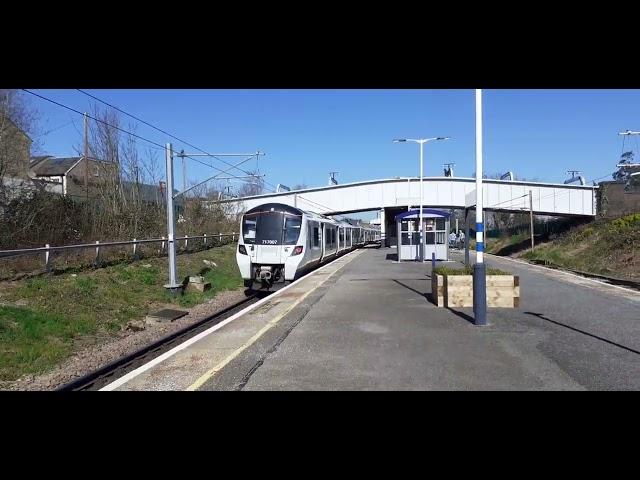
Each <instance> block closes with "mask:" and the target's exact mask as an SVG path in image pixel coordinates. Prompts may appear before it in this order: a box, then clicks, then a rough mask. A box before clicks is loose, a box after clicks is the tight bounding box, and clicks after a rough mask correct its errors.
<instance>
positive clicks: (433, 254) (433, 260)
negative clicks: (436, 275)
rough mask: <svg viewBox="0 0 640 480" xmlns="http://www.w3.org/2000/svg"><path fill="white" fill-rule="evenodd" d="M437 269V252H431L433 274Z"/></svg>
mask: <svg viewBox="0 0 640 480" xmlns="http://www.w3.org/2000/svg"><path fill="white" fill-rule="evenodd" d="M435 268H436V252H431V272H433V271H434V270H435ZM432 274H433V273H432Z"/></svg>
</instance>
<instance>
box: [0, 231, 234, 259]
mask: <svg viewBox="0 0 640 480" xmlns="http://www.w3.org/2000/svg"><path fill="white" fill-rule="evenodd" d="M236 235H239V233H235V232H232V233H216V234H213V235H206V234H205V235H194V236H184V237H176V238H175V241H176V242H177V241H180V240H193V239H198V238H202V239H205V238H206V239H210V238H213V239H215V238H222V237H231V236H233V237H235V236H236ZM166 241H167V239H166V238H149V239H140V240H136V239H133V240H121V241H113V242H100V241H99V240H96V243H80V244H75V245H59V246H57V247H56V246H44V247H34V248H18V249H12V250H0V258H7V257H11V256H15V255H21V254H24V253H36V252H55V251H60V250H81V249H86V248H96V247H112V246H118V245H137V244H141V243H161V242H166Z"/></svg>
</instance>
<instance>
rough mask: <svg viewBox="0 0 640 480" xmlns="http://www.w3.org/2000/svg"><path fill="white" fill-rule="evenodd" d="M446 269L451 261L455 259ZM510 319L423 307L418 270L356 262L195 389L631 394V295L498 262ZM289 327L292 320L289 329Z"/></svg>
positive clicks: (635, 301)
mask: <svg viewBox="0 0 640 480" xmlns="http://www.w3.org/2000/svg"><path fill="white" fill-rule="evenodd" d="M454 258H457V259H458V260H462V256H461V255H458V256H456V255H454ZM488 264H489V265H491V266H495V267H498V268H501V269H503V270H508V271H510V272H513V273H515V274H517V275H520V285H521V290H522V293H521V307H520V308H518V309H504V308H492V309H489V315H488V318H489V325H488V326H486V327H476V326H474V325H473V324H472V315H473V311H472V309H470V308H469V309H456V310H448V309H444V308H437V307H436V306H435V305H433V304H432V303H430V302H429V301H427V299H426V294H427V293H429V292H430V288H431V285H430V273H431V272H430V270H431V266H430V263H427V264H424V265H420V264H417V263H412V262H411V263H401V264H398V263H396V262H394V261H393V252H392V249H385V248H382V249H380V250H366V251H365V252H364V253H363V255H362V256H360V257H359V258H358V259H357V261H355V262H352V263H350V264H349V265H347V266H346V267H345V268H344V269H343V270H342V271H341V272H340V273H339V274H338V275H336V276H334V277H333V278H332V279H331V280H330V281H328V282H327V284H325V285H324V286H323V288H322V289H320V291H319V292H318V294H317V295H318V297H319V298H313V297H312V298H311V299H310V301H313V302H315V303H314V304H313V306H312V307H310V308H308V309H307V310H300V311H297V312H296V311H292V312H291V314H290V315H291V317H292V318H291V320H290V321H291V322H297V323H296V326H295V328H292V330H291V332H290V333H289V334H288V335H287V336H286V338H284V339H275V338H273V339H271V341H272V342H273V345H274V346H271V347H269V346H255V348H254V349H253V351H251V350H248V351H246V352H245V354H244V355H243V356H242V358H238V359H236V361H235V362H233V363H232V364H229V365H228V366H227V369H225V372H221V373H224V374H223V375H220V376H219V377H217V378H215V379H211V380H210V381H209V382H208V383H206V384H204V385H203V386H202V388H203V389H211V390H224V389H240V388H242V389H244V390H585V389H595V390H608V389H614V390H618V389H619V390H626V389H638V388H640V352H639V350H640V315H639V314H638V312H639V311H640V295H639V294H638V293H635V292H628V291H621V290H620V289H616V288H615V287H610V286H604V285H601V284H598V283H595V282H591V281H590V280H585V279H575V278H570V279H569V278H568V277H566V276H565V275H563V274H560V273H559V272H549V273H547V272H546V271H540V270H539V269H537V268H532V267H529V266H528V265H522V264H519V263H515V262H511V261H509V260H503V259H498V258H495V257H491V258H489V259H488ZM296 316H297V317H301V318H296Z"/></svg>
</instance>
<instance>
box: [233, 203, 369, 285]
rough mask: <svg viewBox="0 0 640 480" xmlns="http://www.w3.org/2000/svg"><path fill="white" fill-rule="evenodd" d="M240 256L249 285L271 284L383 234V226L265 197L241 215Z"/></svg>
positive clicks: (298, 275) (242, 269) (301, 273)
mask: <svg viewBox="0 0 640 480" xmlns="http://www.w3.org/2000/svg"><path fill="white" fill-rule="evenodd" d="M241 232H242V233H241V234H240V239H239V241H238V248H237V251H236V259H237V261H238V267H239V268H240V273H241V274H242V278H243V279H244V285H245V287H247V288H251V289H267V290H268V289H271V288H272V287H273V286H274V285H275V284H284V283H286V282H291V281H293V280H295V279H297V278H299V277H300V276H301V275H304V274H305V273H306V272H307V271H309V270H310V269H312V268H314V267H316V266H318V265H320V264H322V263H325V262H327V261H330V260H332V259H334V258H336V257H338V256H340V255H342V254H344V253H346V252H348V251H351V250H353V249H355V248H358V247H361V246H364V245H366V244H368V243H374V242H378V241H379V240H380V231H379V230H376V229H373V228H366V227H361V226H355V225H351V224H350V223H347V222H342V221H337V220H334V219H332V218H328V217H325V216H323V215H319V214H317V213H312V212H306V211H304V210H300V209H299V208H295V207H292V206H290V205H284V204H281V203H265V204H263V205H259V206H257V207H255V208H252V209H251V210H249V211H247V212H246V213H245V214H244V215H243V216H242V220H241Z"/></svg>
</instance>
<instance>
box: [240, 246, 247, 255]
mask: <svg viewBox="0 0 640 480" xmlns="http://www.w3.org/2000/svg"><path fill="white" fill-rule="evenodd" d="M238 251H239V252H240V253H241V254H242V255H246V254H247V249H246V248H245V247H244V245H238Z"/></svg>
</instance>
